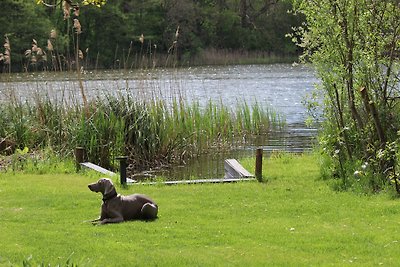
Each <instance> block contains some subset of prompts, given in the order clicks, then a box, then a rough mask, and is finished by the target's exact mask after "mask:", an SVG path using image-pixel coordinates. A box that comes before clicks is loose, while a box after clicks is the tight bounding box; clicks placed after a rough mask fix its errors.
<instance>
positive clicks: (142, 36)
mask: <svg viewBox="0 0 400 267" xmlns="http://www.w3.org/2000/svg"><path fill="white" fill-rule="evenodd" d="M139 41H140V42H141V43H142V44H143V43H144V35H143V33H142V35H140V37H139Z"/></svg>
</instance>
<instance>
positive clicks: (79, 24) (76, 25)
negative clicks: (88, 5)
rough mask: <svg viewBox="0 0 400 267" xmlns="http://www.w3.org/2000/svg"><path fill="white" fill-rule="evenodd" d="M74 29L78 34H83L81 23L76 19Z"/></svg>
mask: <svg viewBox="0 0 400 267" xmlns="http://www.w3.org/2000/svg"><path fill="white" fill-rule="evenodd" d="M74 29H75V31H76V34H81V33H82V27H81V23H80V22H79V20H78V19H74Z"/></svg>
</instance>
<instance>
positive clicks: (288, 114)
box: [0, 64, 318, 178]
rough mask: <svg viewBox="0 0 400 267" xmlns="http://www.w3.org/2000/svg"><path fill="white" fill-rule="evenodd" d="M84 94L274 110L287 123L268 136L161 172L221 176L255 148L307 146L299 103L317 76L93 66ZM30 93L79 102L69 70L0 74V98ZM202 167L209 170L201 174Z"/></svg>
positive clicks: (272, 69) (287, 69)
mask: <svg viewBox="0 0 400 267" xmlns="http://www.w3.org/2000/svg"><path fill="white" fill-rule="evenodd" d="M82 76H83V80H84V88H85V90H86V94H87V95H88V97H89V98H90V97H93V96H98V95H102V94H117V93H122V94H124V93H126V92H127V91H129V93H134V94H136V95H137V97H138V98H142V99H148V98H151V97H154V96H157V97H162V98H165V99H167V100H168V99H173V98H174V97H177V96H179V97H184V98H186V99H187V100H188V101H189V102H190V101H198V102H199V103H200V105H206V104H207V102H208V101H209V100H210V99H211V100H213V101H221V102H222V103H223V104H224V105H225V106H232V107H233V106H236V105H237V103H238V102H239V103H241V102H246V103H248V104H249V105H251V104H253V103H255V102H257V103H258V104H259V105H261V106H263V107H268V108H270V109H273V110H274V111H276V112H278V113H279V114H281V115H282V116H283V118H284V119H285V121H286V124H287V127H286V128H285V129H284V130H283V131H281V132H274V133H271V135H270V136H269V137H268V138H267V139H262V140H257V142H254V143H251V144H247V145H245V146H242V147H238V148H236V149H235V151H231V152H229V153H228V154H213V155H205V156H204V157H201V158H200V159H196V160H194V161H193V162H192V163H189V164H188V165H187V166H185V167H179V168H177V169H175V170H173V171H171V172H169V173H166V174H165V175H168V176H174V177H177V176H191V175H192V174H191V173H193V174H196V175H197V174H199V173H200V176H201V177H204V178H216V177H220V176H221V175H222V176H223V160H224V158H227V157H233V158H240V157H243V156H248V155H253V154H254V150H255V147H262V148H263V149H264V151H266V152H267V153H268V152H270V151H273V150H283V151H294V152H300V151H303V150H305V149H309V148H310V147H311V146H312V144H313V142H312V140H313V138H314V137H315V134H316V129H314V128H307V127H306V126H305V123H304V122H305V120H306V118H307V116H308V114H307V109H306V108H305V106H304V105H303V101H304V100H305V98H306V97H307V96H308V95H309V94H311V92H312V90H313V87H314V85H315V84H316V83H317V82H318V80H317V79H316V78H315V76H314V72H313V70H312V69H311V68H310V67H309V66H305V65H296V66H293V65H290V64H273V65H237V66H236V65H234V66H217V67H216V66H205V67H192V68H181V69H156V70H148V71H146V70H141V71H129V72H121V71H118V72H116V71H96V72H86V73H84V74H83V75H82ZM35 93H46V94H49V95H51V96H52V97H55V98H57V99H62V100H63V101H74V102H76V101H80V99H81V97H80V91H79V85H78V82H77V81H76V74H74V73H39V74H13V75H12V76H9V75H2V76H0V102H1V101H7V99H8V97H10V95H14V96H16V97H17V98H22V99H27V100H29V99H31V98H32V96H33V94H35ZM203 170H209V172H208V173H205V172H204V171H203Z"/></svg>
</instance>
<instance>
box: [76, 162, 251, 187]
mask: <svg viewBox="0 0 400 267" xmlns="http://www.w3.org/2000/svg"><path fill="white" fill-rule="evenodd" d="M80 165H81V166H83V167H85V168H89V169H91V170H94V171H97V172H100V173H103V174H105V175H109V176H114V175H116V173H114V172H112V171H109V170H107V169H105V168H103V167H100V166H98V165H96V164H94V163H91V162H82V163H80ZM224 168H225V176H224V178H215V179H194V180H179V181H163V182H138V181H136V180H133V179H130V178H127V179H126V183H127V184H130V185H156V184H165V185H178V184H205V183H236V182H246V181H257V179H256V178H255V177H254V175H253V174H251V173H250V172H248V171H247V170H246V169H245V168H244V167H243V166H242V165H240V163H239V162H238V161H237V160H236V159H227V160H225V162H224Z"/></svg>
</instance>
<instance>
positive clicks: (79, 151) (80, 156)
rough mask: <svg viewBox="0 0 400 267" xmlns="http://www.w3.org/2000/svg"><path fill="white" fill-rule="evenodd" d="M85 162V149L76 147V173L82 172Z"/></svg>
mask: <svg viewBox="0 0 400 267" xmlns="http://www.w3.org/2000/svg"><path fill="white" fill-rule="evenodd" d="M84 160H85V149H84V148H83V147H76V148H75V164H76V171H77V172H78V171H80V170H81V163H82V162H84Z"/></svg>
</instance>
